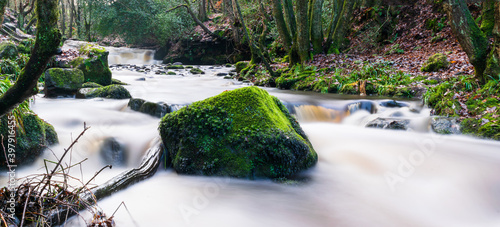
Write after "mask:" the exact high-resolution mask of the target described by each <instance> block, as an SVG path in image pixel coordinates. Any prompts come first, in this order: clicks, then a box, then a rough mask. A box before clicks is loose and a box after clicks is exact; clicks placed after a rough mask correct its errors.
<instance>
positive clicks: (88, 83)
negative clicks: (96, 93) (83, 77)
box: [82, 82, 102, 88]
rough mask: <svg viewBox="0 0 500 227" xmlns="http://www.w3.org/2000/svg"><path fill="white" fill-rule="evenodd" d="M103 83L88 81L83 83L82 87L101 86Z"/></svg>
mask: <svg viewBox="0 0 500 227" xmlns="http://www.w3.org/2000/svg"><path fill="white" fill-rule="evenodd" d="M100 87H102V85H100V84H98V83H94V82H86V83H83V84H82V88H100Z"/></svg>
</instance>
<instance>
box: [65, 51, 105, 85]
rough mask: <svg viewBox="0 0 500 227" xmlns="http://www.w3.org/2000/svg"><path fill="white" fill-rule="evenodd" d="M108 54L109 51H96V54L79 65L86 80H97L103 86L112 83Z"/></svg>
mask: <svg viewBox="0 0 500 227" xmlns="http://www.w3.org/2000/svg"><path fill="white" fill-rule="evenodd" d="M108 55H109V52H108V51H100V52H97V51H96V54H94V55H93V56H90V57H89V58H87V59H84V60H83V62H82V63H81V64H79V65H78V69H80V70H82V71H83V75H84V76H85V82H95V83H98V84H100V85H103V86H107V85H110V84H111V70H110V69H109V66H108ZM73 64H75V63H73Z"/></svg>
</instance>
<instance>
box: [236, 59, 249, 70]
mask: <svg viewBox="0 0 500 227" xmlns="http://www.w3.org/2000/svg"><path fill="white" fill-rule="evenodd" d="M249 64H250V62H248V61H240V62H237V63H236V64H235V65H234V67H235V68H236V69H235V70H236V73H240V72H241V70H243V69H244V68H246V67H248V65H249Z"/></svg>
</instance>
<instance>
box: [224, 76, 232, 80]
mask: <svg viewBox="0 0 500 227" xmlns="http://www.w3.org/2000/svg"><path fill="white" fill-rule="evenodd" d="M224 79H226V80H230V79H233V77H232V76H225V77H224Z"/></svg>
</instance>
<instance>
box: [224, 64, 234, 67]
mask: <svg viewBox="0 0 500 227" xmlns="http://www.w3.org/2000/svg"><path fill="white" fill-rule="evenodd" d="M225 66H226V67H227V68H229V67H233V65H232V64H231V63H227V64H226V65H225Z"/></svg>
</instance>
